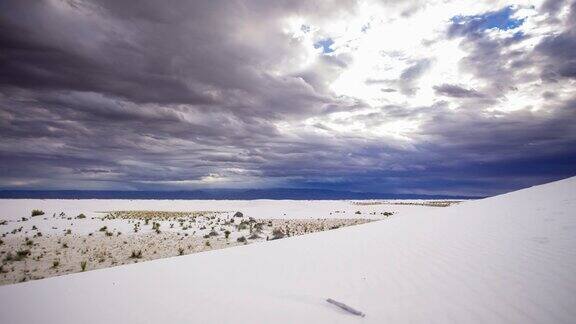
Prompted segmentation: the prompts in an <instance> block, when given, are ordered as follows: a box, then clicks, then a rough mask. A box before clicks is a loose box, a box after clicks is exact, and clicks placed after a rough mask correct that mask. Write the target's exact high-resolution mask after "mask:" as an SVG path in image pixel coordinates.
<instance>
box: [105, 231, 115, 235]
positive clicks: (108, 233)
mask: <svg viewBox="0 0 576 324" xmlns="http://www.w3.org/2000/svg"><path fill="white" fill-rule="evenodd" d="M105 234H106V236H112V235H114V233H112V232H108V231H106V233H105Z"/></svg>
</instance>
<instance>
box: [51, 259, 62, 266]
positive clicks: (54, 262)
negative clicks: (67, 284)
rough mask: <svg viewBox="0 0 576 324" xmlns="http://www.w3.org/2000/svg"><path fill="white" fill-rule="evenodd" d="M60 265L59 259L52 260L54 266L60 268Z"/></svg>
mask: <svg viewBox="0 0 576 324" xmlns="http://www.w3.org/2000/svg"><path fill="white" fill-rule="evenodd" d="M59 265H60V261H58V260H54V261H52V268H58V266H59Z"/></svg>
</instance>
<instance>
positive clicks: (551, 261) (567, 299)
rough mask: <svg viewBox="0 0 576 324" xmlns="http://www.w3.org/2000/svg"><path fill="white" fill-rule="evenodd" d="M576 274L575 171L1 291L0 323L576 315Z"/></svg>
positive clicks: (563, 319)
mask: <svg viewBox="0 0 576 324" xmlns="http://www.w3.org/2000/svg"><path fill="white" fill-rule="evenodd" d="M574 274H576V178H570V179H566V180H563V181H559V182H555V183H551V184H547V185H543V186H539V187H534V188H529V189H526V190H521V191H518V192H514V193H510V194H506V195H502V196H498V197H493V198H489V199H484V200H480V201H473V202H467V203H463V204H461V205H457V206H453V207H448V208H437V209H429V210H422V211H421V212H419V213H418V214H414V215H404V216H402V217H393V218H391V219H390V220H389V221H386V222H375V223H369V224H365V225H359V226H355V227H349V228H343V229H338V230H334V231H329V232H322V233H315V234H311V235H308V236H302V237H297V238H290V239H285V240H279V241H273V242H267V243H264V244H254V245H249V246H243V247H238V248H231V249H226V250H219V251H214V252H208V253H200V254H196V255H190V256H186V257H179V258H170V259H163V260H158V261H151V262H147V263H142V264H135V265H129V266H122V267H117V268H110V269H104V270H96V271H92V272H88V273H83V274H74V275H68V276H63V277H57V278H50V279H45V280H39V281H34V282H27V283H22V284H16V285H9V286H4V287H0V322H2V323H27V324H30V323H85V324H86V323H344V322H350V323H356V322H358V321H363V322H366V323H368V322H370V323H407V322H410V323H470V322H473V323H573V321H574V319H575V318H576V279H575V278H576V277H575V276H574ZM327 298H333V299H334V300H337V301H339V302H342V303H345V304H347V305H353V306H354V307H355V308H356V307H357V308H358V309H359V310H361V311H362V312H363V313H365V314H366V317H364V318H361V317H358V316H354V315H352V314H350V313H347V312H346V311H344V310H342V309H339V308H338V307H336V306H334V305H332V304H329V303H327V302H326V299H327Z"/></svg>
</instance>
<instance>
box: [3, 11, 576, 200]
mask: <svg viewBox="0 0 576 324" xmlns="http://www.w3.org/2000/svg"><path fill="white" fill-rule="evenodd" d="M383 5H385V6H393V7H394V8H400V9H401V10H400V12H401V13H402V12H404V13H405V14H404V15H405V16H406V15H407V16H409V15H410V14H411V13H414V12H416V11H418V10H421V9H422V8H424V7H425V6H426V5H427V4H426V3H425V1H418V2H412V3H410V4H407V3H404V2H402V1H384V2H383ZM565 5H566V4H565V3H562V2H561V1H556V2H554V1H547V2H546V3H545V5H544V6H543V7H542V8H541V10H542V12H550V13H551V14H552V12H554V11H555V10H557V8H562V6H565ZM355 10H356V2H355V1H233V2H231V1H174V2H170V3H169V4H167V3H160V2H158V1H140V2H138V5H135V4H134V3H131V2H127V1H112V0H109V1H4V2H1V3H0V71H1V73H0V137H1V138H2V140H0V166H1V168H2V170H3V171H2V174H1V175H0V187H3V188H77V189H99V188H102V189H152V190H154V189H158V188H160V189H174V188H177V189H180V188H192V187H203V186H210V185H212V183H211V182H210V181H212V180H214V181H217V180H218V179H219V178H220V177H221V178H229V179H232V180H233V181H232V182H229V183H224V184H222V185H221V186H231V187H234V186H247V187H257V186H261V187H270V186H291V187H323V188H331V189H345V190H358V191H362V190H364V191H388V192H393V191H400V192H417V193H435V192H438V193H460V194H490V193H496V192H500V191H503V190H510V189H514V188H516V187H518V186H520V185H529V184H533V183H535V182H538V181H544V180H550V179H553V178H555V177H560V176H562V175H564V176H565V175H569V174H570V172H574V169H573V167H571V166H570V165H571V164H570V163H569V162H572V161H573V159H574V156H576V153H575V152H574V149H572V148H573V147H576V140H575V139H576V133H575V130H574V126H573V125H575V124H576V120H575V118H574V116H575V114H574V109H576V107H575V106H574V103H575V100H576V99H575V98H574V95H573V94H572V93H568V94H566V93H567V92H566V91H564V93H560V91H556V90H557V89H556V88H555V87H554V86H552V85H550V84H552V83H553V82H562V80H565V79H570V78H573V77H574V73H573V69H572V67H573V66H574V64H573V62H574V54H573V53H574V52H575V51H573V50H572V49H573V48H574V35H573V32H572V30H573V28H571V26H573V21H574V19H573V13H572V16H570V17H569V18H567V19H565V20H562V19H564V18H562V17H558V18H556V20H558V21H555V22H553V23H554V24H558V28H559V30H560V32H558V33H554V34H551V35H549V36H548V37H545V38H544V39H543V40H542V41H541V42H540V43H539V45H537V46H536V49H535V50H534V51H532V50H530V51H523V50H515V49H514V45H515V44H517V43H518V42H520V41H521V40H522V39H525V38H528V37H530V35H520V34H518V35H514V36H510V37H509V38H506V39H493V38H490V37H487V36H486V35H485V33H484V32H483V31H484V30H486V28H488V27H490V26H493V25H495V24H496V27H498V26H500V27H502V26H504V27H502V28H504V29H505V28H508V27H510V28H511V29H513V27H514V24H516V23H518V22H514V21H513V19H510V11H509V10H511V9H502V10H496V11H493V12H488V13H486V14H484V15H478V16H475V17H472V18H470V17H463V18H462V19H460V20H458V21H453V22H452V23H454V24H457V25H458V26H457V27H453V26H452V27H451V26H448V27H447V32H446V35H443V37H452V38H453V39H461V43H460V46H461V49H462V50H463V51H464V52H465V53H466V55H465V57H464V59H463V60H461V61H460V63H459V64H460V68H461V69H462V70H463V71H465V72H466V73H470V74H472V75H473V76H474V77H475V78H477V79H480V80H484V81H486V84H487V86H485V87H482V88H479V87H476V86H475V87H474V89H472V87H471V86H467V85H461V84H458V85H456V84H445V83H443V80H438V82H437V85H436V86H435V87H434V88H433V89H434V91H435V92H436V93H437V95H438V96H439V98H437V100H436V103H435V104H432V105H430V106H418V107H411V106H409V105H402V104H390V105H383V106H381V107H371V106H370V105H369V104H367V103H366V102H364V101H362V100H361V99H358V98H351V97H346V96H337V95H335V94H334V93H332V91H331V89H330V85H331V83H332V82H333V81H335V80H336V79H337V78H338V77H339V76H340V75H342V73H343V72H344V71H346V69H347V68H349V67H350V66H351V65H352V64H353V63H354V62H353V60H352V58H351V56H350V55H349V54H346V53H340V52H338V51H337V50H334V52H326V53H323V54H320V55H319V56H318V57H316V58H315V59H314V60H313V61H312V62H308V61H306V58H304V57H303V54H302V53H306V52H307V51H308V50H309V49H307V48H305V47H304V46H307V45H305V44H304V43H303V42H300V41H299V40H298V39H296V38H294V37H292V36H291V35H289V34H287V33H286V32H285V31H284V27H285V26H284V25H282V22H283V21H284V19H285V18H286V17H290V16H298V17H304V18H305V19H306V20H307V21H308V20H309V21H310V22H318V21H326V20H330V19H332V18H333V17H340V18H341V17H343V16H344V17H346V15H349V14H353V13H354V12H355ZM573 12H574V11H573ZM397 16H399V17H401V16H402V14H399V15H397ZM478 20H482V21H483V22H482V23H479V22H478ZM571 24H572V25H571ZM334 41H335V42H338V40H337V39H334ZM331 48H332V49H335V48H336V47H335V46H332V47H331ZM398 55H400V54H398ZM304 61H306V64H303V62H304ZM433 65H434V59H433V58H422V59H416V60H411V61H408V64H407V67H406V68H405V69H404V70H403V71H402V72H401V75H400V76H399V78H398V79H396V80H383V79H367V80H366V82H365V83H366V84H369V85H374V86H378V87H383V89H381V91H382V92H386V93H389V95H400V94H401V95H405V96H407V97H413V96H415V95H416V94H418V91H419V88H418V81H419V80H420V79H421V78H422V77H423V76H424V75H426V73H430V71H431V68H432V67H433ZM302 66H305V68H301V67H302ZM535 79H538V80H539V79H543V80H545V81H546V82H547V83H546V85H543V86H542V87H543V88H542V91H541V93H542V95H541V96H542V97H543V98H546V107H536V108H541V110H539V111H535V112H526V111H519V112H514V113H510V114H504V115H503V116H495V114H490V113H486V111H485V110H486V109H489V108H491V107H492V106H493V105H494V104H495V103H497V102H499V100H504V98H505V96H506V94H508V93H513V92H514V91H515V90H514V89H518V88H522V87H523V86H525V85H526V84H528V83H529V82H532V81H533V80H535ZM557 92H558V93H557ZM570 96H572V97H571V98H570ZM462 98H466V100H459V99H462ZM463 101H465V102H466V105H465V106H464V105H463V106H461V107H458V108H459V109H452V108H453V105H454V103H457V104H459V103H460V102H463ZM451 105H452V106H451ZM366 109H371V110H370V112H368V113H366V112H364V110H366ZM341 113H351V114H352V113H353V114H352V115H350V116H348V115H346V116H343V117H334V116H338V114H341ZM308 118H316V120H315V121H314V122H313V123H312V125H311V126H305V125H304V123H305V122H307V121H308ZM327 118H332V119H333V120H334V122H333V124H331V125H327V124H325V123H323V121H325V120H326V119H327ZM396 121H416V122H419V124H420V128H419V130H418V131H416V132H415V133H413V134H411V135H410V136H411V137H410V139H409V141H407V142H405V141H400V140H398V138H396V137H394V136H393V135H386V134H385V135H381V136H379V137H374V136H373V135H369V136H368V135H365V134H361V133H358V134H356V133H354V132H344V131H342V130H343V129H345V128H346V127H348V126H349V125H352V124H359V125H362V126H363V127H364V129H365V130H371V129H376V128H379V127H383V128H386V126H385V125H388V123H390V122H396ZM307 127H308V128H307ZM572 165H576V163H574V164H572ZM477 173H480V174H481V175H482V178H478V176H476V175H475V174H477ZM510 174H513V175H510ZM502 182H506V184H502Z"/></svg>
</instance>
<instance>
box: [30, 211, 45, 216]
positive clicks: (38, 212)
mask: <svg viewBox="0 0 576 324" xmlns="http://www.w3.org/2000/svg"><path fill="white" fill-rule="evenodd" d="M31 215H32V217H34V216H40V215H44V212H43V211H42V210H40V209H33V210H32V213H31Z"/></svg>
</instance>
